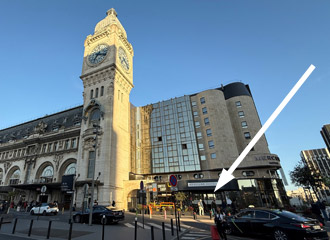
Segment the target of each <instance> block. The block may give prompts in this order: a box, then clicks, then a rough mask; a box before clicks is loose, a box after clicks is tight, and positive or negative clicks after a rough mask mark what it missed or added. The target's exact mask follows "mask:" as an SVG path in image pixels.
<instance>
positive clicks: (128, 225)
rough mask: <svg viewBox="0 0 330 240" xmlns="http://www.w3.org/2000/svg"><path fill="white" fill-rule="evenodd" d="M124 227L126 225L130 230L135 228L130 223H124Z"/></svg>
mask: <svg viewBox="0 0 330 240" xmlns="http://www.w3.org/2000/svg"><path fill="white" fill-rule="evenodd" d="M124 225H125V226H126V227H129V228H134V226H133V225H132V224H130V223H124Z"/></svg>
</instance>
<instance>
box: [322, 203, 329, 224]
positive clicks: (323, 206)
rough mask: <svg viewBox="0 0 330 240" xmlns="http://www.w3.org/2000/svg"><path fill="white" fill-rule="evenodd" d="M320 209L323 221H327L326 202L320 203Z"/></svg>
mask: <svg viewBox="0 0 330 240" xmlns="http://www.w3.org/2000/svg"><path fill="white" fill-rule="evenodd" d="M320 209H321V212H322V215H323V217H324V220H325V221H329V217H328V214H327V211H326V202H325V201H322V202H321V203H320Z"/></svg>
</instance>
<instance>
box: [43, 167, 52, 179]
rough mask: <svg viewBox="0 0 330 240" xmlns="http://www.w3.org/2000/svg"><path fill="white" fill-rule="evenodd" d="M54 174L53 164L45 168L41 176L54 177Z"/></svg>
mask: <svg viewBox="0 0 330 240" xmlns="http://www.w3.org/2000/svg"><path fill="white" fill-rule="evenodd" d="M53 175H54V169H53V167H52V166H47V167H45V169H44V170H43V171H42V174H41V177H43V178H52V177H53Z"/></svg>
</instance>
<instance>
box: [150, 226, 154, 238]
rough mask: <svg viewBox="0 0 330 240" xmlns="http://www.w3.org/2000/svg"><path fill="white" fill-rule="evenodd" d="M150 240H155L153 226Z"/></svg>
mask: <svg viewBox="0 0 330 240" xmlns="http://www.w3.org/2000/svg"><path fill="white" fill-rule="evenodd" d="M151 240H155V236H154V226H151Z"/></svg>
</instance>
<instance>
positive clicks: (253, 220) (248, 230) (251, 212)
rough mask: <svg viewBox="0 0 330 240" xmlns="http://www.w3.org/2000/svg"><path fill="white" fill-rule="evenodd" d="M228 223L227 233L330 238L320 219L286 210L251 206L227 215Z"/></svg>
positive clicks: (282, 239)
mask: <svg viewBox="0 0 330 240" xmlns="http://www.w3.org/2000/svg"><path fill="white" fill-rule="evenodd" d="M227 224H228V225H229V231H227V233H239V234H243V235H264V236H265V235H270V236H271V237H273V239H275V240H288V239H293V240H298V239H302V240H312V239H318V240H321V239H327V240H328V239H329V238H328V234H327V231H326V230H325V229H323V225H322V223H320V222H319V221H317V220H315V219H311V218H305V217H302V216H300V215H298V214H295V213H292V212H288V211H284V210H275V209H272V210H271V209H262V208H260V209H259V208H255V209H254V208H249V209H245V210H242V211H240V212H239V213H238V214H236V215H234V216H231V217H227Z"/></svg>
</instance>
